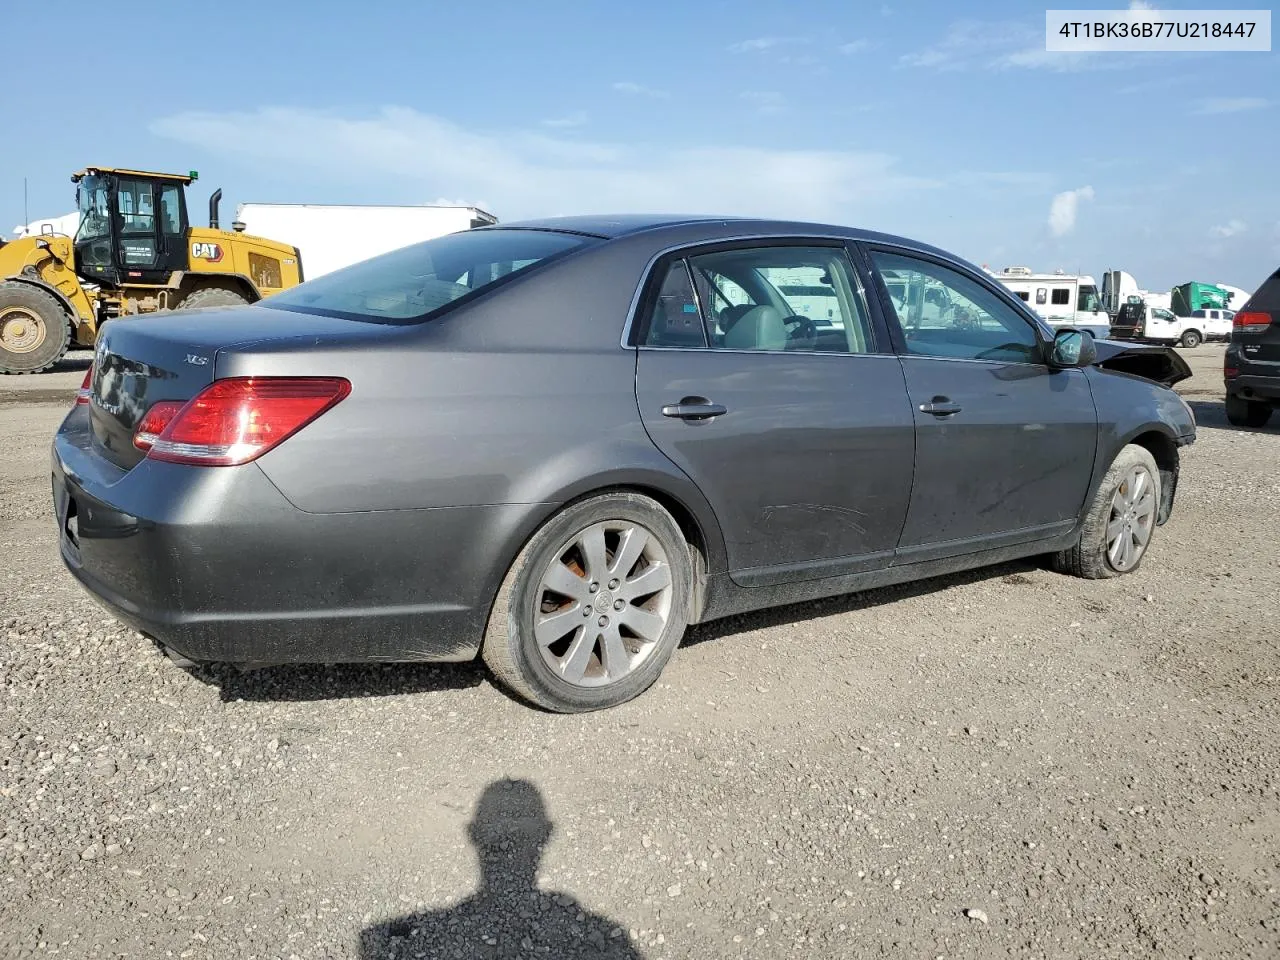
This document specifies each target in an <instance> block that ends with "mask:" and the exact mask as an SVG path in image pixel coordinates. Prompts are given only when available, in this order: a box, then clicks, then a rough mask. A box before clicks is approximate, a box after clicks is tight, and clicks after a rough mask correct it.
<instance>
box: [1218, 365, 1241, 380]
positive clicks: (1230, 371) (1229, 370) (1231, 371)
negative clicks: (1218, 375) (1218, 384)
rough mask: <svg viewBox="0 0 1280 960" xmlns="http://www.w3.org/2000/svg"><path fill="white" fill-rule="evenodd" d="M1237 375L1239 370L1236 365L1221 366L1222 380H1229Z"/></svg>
mask: <svg viewBox="0 0 1280 960" xmlns="http://www.w3.org/2000/svg"><path fill="white" fill-rule="evenodd" d="M1238 376H1240V370H1239V368H1237V367H1223V368H1222V377H1223V379H1224V380H1231V379H1232V378H1234V377H1238Z"/></svg>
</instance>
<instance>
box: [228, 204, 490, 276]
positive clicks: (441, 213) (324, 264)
mask: <svg viewBox="0 0 1280 960" xmlns="http://www.w3.org/2000/svg"><path fill="white" fill-rule="evenodd" d="M497 222H498V218H497V217H495V216H494V215H493V214H491V213H487V212H486V211H484V210H481V209H480V208H479V207H461V206H459V207H451V206H429V205H425V204H424V205H421V206H380V205H368V204H319V203H242V204H240V206H239V207H237V208H236V222H235V223H234V224H232V226H233V228H234V229H236V230H243V231H246V232H248V233H251V234H253V235H254V236H258V237H271V238H272V239H273V240H279V241H280V242H282V243H288V244H292V245H293V246H295V247H297V248H298V250H299V252H300V253H301V254H302V269H303V272H304V275H303V279H304V280H312V279H314V278H316V277H319V276H323V275H324V274H326V273H331V272H332V271H334V270H338V269H340V268H342V267H346V266H350V265H351V264H353V263H359V262H360V261H361V260H368V259H369V258H370V257H376V256H377V255H378V254H380V253H387V252H389V251H391V250H398V249H399V248H401V247H407V246H408V245H409V244H411V243H418V242H420V241H422V240H431V239H433V238H435V237H441V236H444V235H445V234H446V233H456V232H458V231H459V230H469V229H471V228H472V227H483V226H486V225H488V224H491V223H497Z"/></svg>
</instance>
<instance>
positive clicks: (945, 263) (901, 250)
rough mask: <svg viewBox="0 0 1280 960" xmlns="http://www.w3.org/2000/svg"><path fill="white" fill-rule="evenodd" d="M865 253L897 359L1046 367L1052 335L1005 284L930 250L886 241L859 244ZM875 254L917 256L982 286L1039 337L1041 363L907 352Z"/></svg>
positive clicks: (904, 336) (902, 333)
mask: <svg viewBox="0 0 1280 960" xmlns="http://www.w3.org/2000/svg"><path fill="white" fill-rule="evenodd" d="M860 245H861V247H862V248H863V250H864V251H865V253H866V261H867V264H868V266H869V269H871V271H872V272H873V276H874V278H875V289H876V297H877V299H878V300H879V302H880V311H881V312H882V313H883V314H884V321H885V323H886V324H887V325H888V327H889V332H890V337H891V339H892V342H893V346H894V350H895V353H896V355H897V356H900V357H914V358H916V359H922V360H943V361H947V362H951V363H985V364H995V365H998V366H1007V365H1008V364H1018V365H1020V366H1026V367H1035V366H1045V365H1046V364H1047V356H1046V352H1047V350H1048V347H1049V345H1051V344H1052V343H1053V334H1052V332H1051V331H1050V328H1049V326H1048V325H1047V324H1046V323H1045V322H1044V321H1043V320H1041V319H1040V316H1039V315H1038V314H1036V313H1035V312H1034V311H1032V310H1031V309H1030V305H1029V304H1026V303H1023V302H1022V301H1021V300H1020V299H1018V298H1017V297H1016V296H1014V294H1013V291H1012V290H1010V289H1009V288H1008V287H1006V286H1004V284H998V283H993V282H991V280H990V278H989V277H985V276H983V275H982V274H980V273H979V272H978V271H977V270H975V269H973V268H972V267H970V266H969V265H968V264H966V263H964V262H962V261H960V260H954V259H952V258H950V257H946V256H939V255H938V254H936V253H933V252H932V251H929V250H921V249H920V248H919V247H912V246H908V245H907V244H901V243H890V242H886V241H883V240H875V241H866V242H861V243H860ZM876 251H883V252H885V253H896V254H899V255H903V256H910V257H915V258H916V259H917V260H923V261H925V262H926V263H933V264H935V265H937V266H940V267H945V268H947V269H948V270H952V271H954V272H956V273H959V274H961V275H962V276H964V277H966V278H967V279H969V280H971V281H973V282H975V283H977V284H979V285H980V286H981V287H983V289H985V290H987V292H989V293H992V294H994V295H995V297H996V298H997V299H998V300H1001V301H1003V302H1004V303H1005V304H1006V305H1007V306H1008V307H1009V308H1010V309H1011V310H1012V311H1013V312H1014V314H1016V315H1017V316H1019V317H1021V318H1022V320H1023V321H1024V322H1025V323H1026V324H1027V325H1028V326H1029V327H1031V329H1032V331H1034V332H1035V334H1036V340H1037V341H1038V343H1039V347H1040V357H1041V358H1040V359H1039V360H1038V361H1031V362H1028V361H1025V360H984V359H979V358H976V357H929V356H926V355H924V354H919V353H911V352H910V351H909V350H908V349H907V337H906V333H905V332H904V331H903V329H902V324H901V322H900V321H899V320H898V312H897V311H896V310H895V309H894V307H893V300H892V299H891V298H890V297H889V288H888V286H887V285H886V284H885V281H884V277H883V276H881V274H880V268H879V267H878V266H877V265H876V262H875V259H874V258H873V257H872V254H873V253H874V252H876Z"/></svg>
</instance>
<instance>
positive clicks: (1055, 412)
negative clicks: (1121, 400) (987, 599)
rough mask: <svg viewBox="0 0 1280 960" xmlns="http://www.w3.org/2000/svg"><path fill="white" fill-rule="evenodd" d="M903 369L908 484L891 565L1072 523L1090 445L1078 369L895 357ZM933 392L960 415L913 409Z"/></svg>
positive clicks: (1087, 405) (1089, 401)
mask: <svg viewBox="0 0 1280 960" xmlns="http://www.w3.org/2000/svg"><path fill="white" fill-rule="evenodd" d="M902 366H903V369H904V370H905V371H906V375H907V387H908V390H909V391H910V394H911V402H912V406H913V409H914V410H915V412H916V481H915V488H914V491H913V493H912V497H911V509H910V512H909V513H908V515H907V523H906V527H905V528H904V529H903V531H902V540H901V542H900V544H899V560H898V562H907V561H910V560H915V559H924V558H925V554H929V555H932V554H933V553H935V552H938V551H942V552H943V553H946V552H957V553H958V552H962V551H966V550H971V549H976V548H979V547H980V546H981V538H984V537H1002V536H1004V535H1005V534H1008V533H1011V532H1013V531H1022V530H1026V531H1032V532H1034V531H1036V530H1043V531H1045V532H1047V528H1049V527H1051V526H1052V525H1054V524H1064V523H1065V524H1066V525H1067V526H1068V527H1070V526H1073V525H1074V523H1075V520H1076V518H1077V517H1078V516H1079V514H1080V511H1081V508H1082V505H1083V503H1084V499H1085V495H1086V492H1087V490H1088V486H1089V481H1090V475H1091V464H1092V462H1093V457H1094V452H1095V450H1096V446H1097V429H1098V428H1097V421H1096V413H1095V411H1094V403H1093V398H1092V396H1091V394H1090V390H1089V382H1088V380H1087V378H1086V377H1085V375H1084V373H1082V372H1081V371H1079V370H1058V371H1051V370H1050V369H1049V368H1048V367H1046V366H1044V365H1042V364H1030V363H990V362H984V361H967V360H958V361H955V360H940V359H935V358H930V357H923V356H904V357H902ZM938 396H945V397H947V398H949V399H950V400H951V401H954V402H955V403H957V404H958V405H959V406H960V408H961V409H960V412H958V413H955V414H953V415H951V416H947V417H935V416H933V415H931V414H928V413H925V412H922V410H921V407H922V406H925V405H927V404H928V403H929V402H930V401H931V400H932V399H933V398H934V397H938ZM948 544H950V545H952V546H951V547H948V546H947V545H948ZM930 545H933V546H930Z"/></svg>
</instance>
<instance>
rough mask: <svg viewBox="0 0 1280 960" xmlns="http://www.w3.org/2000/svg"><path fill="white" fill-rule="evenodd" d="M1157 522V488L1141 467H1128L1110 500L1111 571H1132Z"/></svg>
mask: <svg viewBox="0 0 1280 960" xmlns="http://www.w3.org/2000/svg"><path fill="white" fill-rule="evenodd" d="M1155 522H1156V485H1155V481H1154V479H1153V478H1152V476H1151V472H1150V471H1149V470H1148V469H1147V468H1146V467H1145V466H1142V465H1141V464H1139V465H1136V466H1133V467H1130V468H1129V470H1128V471H1127V472H1126V473H1125V475H1124V477H1123V479H1121V481H1120V485H1119V486H1118V487H1116V492H1115V494H1114V495H1113V496H1112V498H1111V515H1110V517H1109V519H1108V520H1107V562H1108V563H1109V564H1110V565H1111V567H1112V569H1114V570H1118V571H1120V572H1124V571H1126V570H1132V569H1133V568H1134V567H1135V566H1137V565H1138V561H1139V560H1141V559H1142V555H1143V553H1145V552H1146V549H1147V544H1148V543H1150V542H1151V531H1152V530H1153V529H1154V527H1155Z"/></svg>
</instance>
